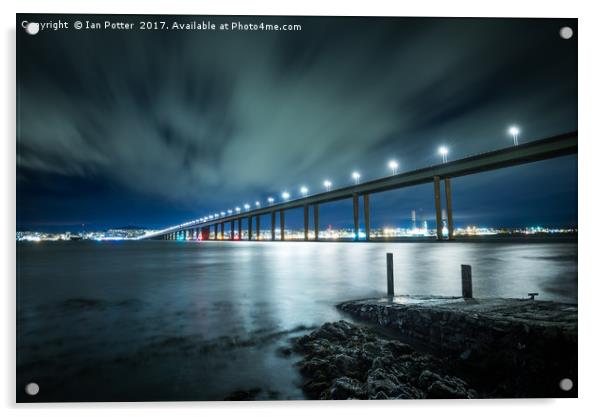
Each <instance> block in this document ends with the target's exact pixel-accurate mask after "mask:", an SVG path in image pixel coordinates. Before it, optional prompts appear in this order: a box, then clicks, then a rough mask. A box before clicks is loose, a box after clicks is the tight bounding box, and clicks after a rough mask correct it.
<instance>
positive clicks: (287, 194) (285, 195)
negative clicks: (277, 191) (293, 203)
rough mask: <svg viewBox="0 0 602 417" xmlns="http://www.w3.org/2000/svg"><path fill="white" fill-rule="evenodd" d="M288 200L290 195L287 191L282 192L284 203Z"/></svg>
mask: <svg viewBox="0 0 602 417" xmlns="http://www.w3.org/2000/svg"><path fill="white" fill-rule="evenodd" d="M289 198H291V195H290V194H289V193H288V192H287V191H285V192H283V193H282V199H283V200H285V201H286V200H288V199H289Z"/></svg>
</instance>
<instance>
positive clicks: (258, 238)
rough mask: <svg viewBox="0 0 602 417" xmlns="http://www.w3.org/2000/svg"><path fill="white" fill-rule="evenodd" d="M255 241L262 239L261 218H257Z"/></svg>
mask: <svg viewBox="0 0 602 417" xmlns="http://www.w3.org/2000/svg"><path fill="white" fill-rule="evenodd" d="M255 235H256V236H255V239H256V240H260V238H261V216H259V215H257V216H255Z"/></svg>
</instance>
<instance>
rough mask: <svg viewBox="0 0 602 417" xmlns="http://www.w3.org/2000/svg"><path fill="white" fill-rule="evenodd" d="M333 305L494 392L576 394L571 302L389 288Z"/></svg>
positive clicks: (574, 308) (574, 309)
mask: <svg viewBox="0 0 602 417" xmlns="http://www.w3.org/2000/svg"><path fill="white" fill-rule="evenodd" d="M337 307H338V308H339V309H340V310H342V311H345V312H347V313H349V314H351V315H352V316H353V317H355V318H358V319H361V320H365V321H369V322H372V323H375V324H378V325H379V326H382V327H385V328H387V329H390V330H393V331H394V333H395V334H396V335H397V336H399V337H400V338H401V339H402V340H404V341H408V342H414V343H419V344H422V345H424V346H425V347H428V348H429V349H431V350H432V351H434V352H436V353H437V354H438V355H440V356H441V357H447V358H449V360H450V362H453V363H455V364H457V366H458V367H459V368H461V369H462V370H463V371H468V372H470V373H471V374H473V375H477V376H478V377H480V378H481V379H482V383H483V384H485V385H489V387H488V388H489V390H494V391H497V392H498V393H499V394H501V395H502V396H504V395H508V393H511V394H510V396H531V397H532V396H542V397H549V396H552V397H558V396H563V397H564V396H576V395H577V305H575V304H564V303H557V302H552V301H539V300H531V299H504V298H483V299H464V298H461V297H435V296H396V297H387V298H381V299H366V300H359V301H349V302H344V303H341V304H339V305H338V306H337ZM567 378H568V379H570V380H571V382H572V383H573V388H572V389H570V390H569V391H568V392H566V391H563V390H561V388H559V386H560V385H561V384H560V381H561V380H564V379H567ZM565 386H566V385H565ZM504 393H505V394H504Z"/></svg>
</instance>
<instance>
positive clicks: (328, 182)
mask: <svg viewBox="0 0 602 417" xmlns="http://www.w3.org/2000/svg"><path fill="white" fill-rule="evenodd" d="M324 188H326V191H330V189H331V188H332V182H330V181H329V180H326V181H324Z"/></svg>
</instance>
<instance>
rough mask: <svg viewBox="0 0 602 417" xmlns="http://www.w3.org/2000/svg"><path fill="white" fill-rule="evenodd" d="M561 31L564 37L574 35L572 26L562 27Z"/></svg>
mask: <svg viewBox="0 0 602 417" xmlns="http://www.w3.org/2000/svg"><path fill="white" fill-rule="evenodd" d="M559 33H560V37H561V38H562V39H571V38H572V37H573V29H572V28H571V27H570V26H564V27H562V28H560V32H559Z"/></svg>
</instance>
